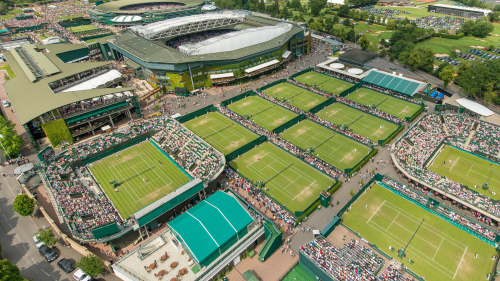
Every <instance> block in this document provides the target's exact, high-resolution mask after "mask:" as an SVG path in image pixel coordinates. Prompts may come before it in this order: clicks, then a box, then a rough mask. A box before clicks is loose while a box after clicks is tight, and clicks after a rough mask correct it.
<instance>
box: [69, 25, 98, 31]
mask: <svg viewBox="0 0 500 281" xmlns="http://www.w3.org/2000/svg"><path fill="white" fill-rule="evenodd" d="M66 29H67V30H68V31H69V32H82V31H89V30H94V29H98V28H97V27H95V26H93V25H91V24H86V25H80V26H73V27H66Z"/></svg>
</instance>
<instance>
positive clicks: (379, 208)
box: [366, 200, 386, 223]
mask: <svg viewBox="0 0 500 281" xmlns="http://www.w3.org/2000/svg"><path fill="white" fill-rule="evenodd" d="M385 201H386V200H384V202H382V204H381V205H380V206H378V209H377V210H376V211H375V213H373V214H372V216H371V217H370V218H369V219H368V221H366V223H368V222H369V221H371V219H372V218H373V216H374V215H375V214H376V213H377V212H378V210H380V207H382V206H383V205H384V204H385Z"/></svg>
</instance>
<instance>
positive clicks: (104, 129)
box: [101, 125, 111, 131]
mask: <svg viewBox="0 0 500 281" xmlns="http://www.w3.org/2000/svg"><path fill="white" fill-rule="evenodd" d="M109 129H111V126H109V125H106V126H104V127H102V128H101V130H102V131H107V130H109Z"/></svg>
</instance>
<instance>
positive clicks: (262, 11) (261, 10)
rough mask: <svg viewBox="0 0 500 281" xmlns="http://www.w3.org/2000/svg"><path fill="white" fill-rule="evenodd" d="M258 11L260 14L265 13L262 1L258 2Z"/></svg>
mask: <svg viewBox="0 0 500 281" xmlns="http://www.w3.org/2000/svg"><path fill="white" fill-rule="evenodd" d="M258 10H259V12H261V13H265V12H266V4H265V3H264V0H260V2H259V6H258Z"/></svg>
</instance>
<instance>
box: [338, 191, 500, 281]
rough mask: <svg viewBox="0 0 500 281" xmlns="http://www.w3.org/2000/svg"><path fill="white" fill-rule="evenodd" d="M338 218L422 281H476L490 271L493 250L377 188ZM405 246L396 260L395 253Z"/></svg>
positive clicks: (396, 254)
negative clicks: (403, 256)
mask: <svg viewBox="0 0 500 281" xmlns="http://www.w3.org/2000/svg"><path fill="white" fill-rule="evenodd" d="M366 205H368V208H366ZM342 218H343V219H344V224H345V225H346V226H347V227H349V228H350V229H352V230H353V231H357V232H358V233H359V235H361V236H362V237H363V238H365V239H366V240H368V241H369V242H370V243H372V244H374V245H376V246H377V247H378V248H379V249H380V250H382V251H384V252H385V253H387V254H388V255H390V256H392V257H393V258H394V259H396V260H397V261H398V262H400V263H404V265H405V266H406V267H408V268H409V269H410V270H412V271H413V272H415V273H416V274H417V275H419V276H424V277H425V280H427V281H443V280H463V281H469V280H481V279H485V278H486V276H487V275H488V273H490V272H491V271H492V269H493V265H494V260H492V259H491V257H493V256H494V255H496V251H495V248H494V247H492V246H490V245H489V244H487V243H485V242H483V241H481V240H480V239H479V238H477V237H476V236H473V235H471V234H469V233H467V232H466V231H464V230H462V229H460V228H458V227H456V226H454V225H452V224H451V223H449V222H447V221H445V220H443V219H441V218H440V217H438V216H436V215H434V214H432V213H430V212H428V211H426V210H424V209H423V208H421V207H419V206H417V205H416V204H412V203H411V202H409V201H408V200H406V199H404V198H403V197H400V196H399V195H397V194H395V193H393V192H392V191H389V190H387V189H386V188H384V187H382V186H380V185H377V184H374V185H372V188H371V189H367V191H366V193H364V194H363V195H361V196H360V197H359V199H358V200H357V201H356V202H355V203H354V204H353V205H352V209H351V210H349V212H348V213H345V214H344V215H343V216H342ZM422 219H424V221H423V222H422ZM421 222H422V225H421V226H420V228H419V224H420V223H421ZM417 229H418V230H417ZM415 231H416V234H415V236H414V237H413V239H412V236H413V234H414V233H415ZM410 240H411V241H410ZM408 242H410V244H409V245H408V247H407V248H406V257H405V258H403V259H401V258H399V257H398V250H399V249H402V248H404V247H405V246H406V244H407V243H408ZM389 247H392V248H394V251H392V250H390V249H389ZM476 253H478V257H477V258H475V257H474V256H475V254H476ZM410 259H411V260H412V261H413V264H412V263H411V262H410V261H409V260H410Z"/></svg>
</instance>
